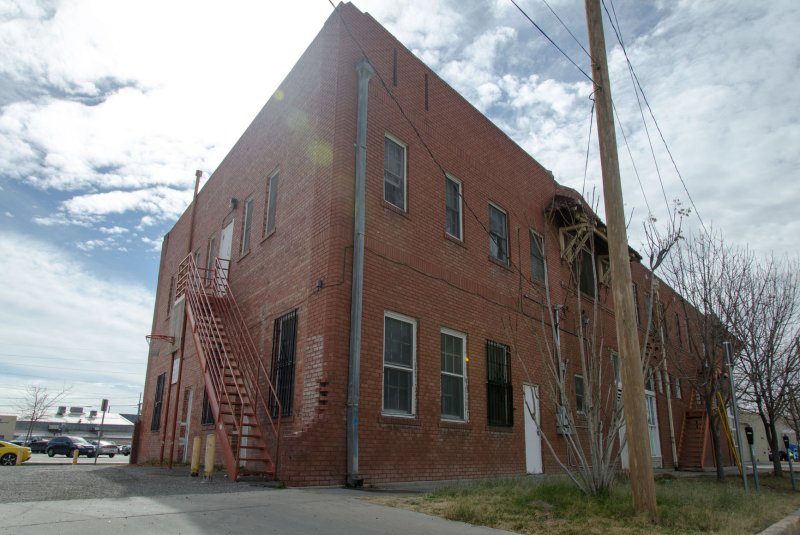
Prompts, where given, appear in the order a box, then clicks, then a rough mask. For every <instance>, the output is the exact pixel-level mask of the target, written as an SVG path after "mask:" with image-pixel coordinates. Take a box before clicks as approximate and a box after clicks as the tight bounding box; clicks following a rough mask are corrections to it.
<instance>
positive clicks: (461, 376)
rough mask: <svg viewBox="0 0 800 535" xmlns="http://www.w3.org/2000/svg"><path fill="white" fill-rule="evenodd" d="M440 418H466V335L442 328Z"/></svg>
mask: <svg viewBox="0 0 800 535" xmlns="http://www.w3.org/2000/svg"><path fill="white" fill-rule="evenodd" d="M440 338H441V350H440V351H441V365H442V418H444V419H446V420H466V407H465V406H466V403H465V398H466V376H467V370H466V366H465V364H464V363H465V360H466V349H467V343H466V342H467V337H466V335H464V334H462V333H459V332H456V331H451V330H449V329H442V331H441V333H440Z"/></svg>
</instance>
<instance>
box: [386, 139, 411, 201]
mask: <svg viewBox="0 0 800 535" xmlns="http://www.w3.org/2000/svg"><path fill="white" fill-rule="evenodd" d="M383 200H385V201H386V202H388V203H389V204H393V205H394V206H396V207H398V208H399V209H401V210H403V211H404V212H405V211H406V148H405V146H403V145H402V144H401V143H399V142H397V141H395V140H393V139H391V138H389V137H388V136H387V137H385V138H384V141H383Z"/></svg>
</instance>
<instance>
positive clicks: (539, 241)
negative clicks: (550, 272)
mask: <svg viewBox="0 0 800 535" xmlns="http://www.w3.org/2000/svg"><path fill="white" fill-rule="evenodd" d="M530 236H531V279H532V280H535V281H539V282H544V238H542V237H541V236H540V235H539V234H537V233H536V232H534V231H532V230H531V231H530Z"/></svg>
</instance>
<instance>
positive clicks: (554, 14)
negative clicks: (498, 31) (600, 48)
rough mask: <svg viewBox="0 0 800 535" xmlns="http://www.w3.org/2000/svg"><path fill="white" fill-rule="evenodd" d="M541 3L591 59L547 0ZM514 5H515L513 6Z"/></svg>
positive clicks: (589, 55)
mask: <svg viewBox="0 0 800 535" xmlns="http://www.w3.org/2000/svg"><path fill="white" fill-rule="evenodd" d="M512 1H513V0H512ZM542 2H544V5H546V6H547V9H549V10H550V13H552V14H553V16H554V17H555V18H557V19H558V22H560V23H561V25H562V26H563V27H564V29H565V30H567V33H568V34H570V36H572V39H573V40H574V41H575V42H576V43H578V46H579V47H581V50H583V52H584V53H585V54H586V55H587V56H588V57H589V58H591V57H592V55H591V54H589V51H588V50H586V47H584V46H583V43H581V42H580V41H579V40H578V38H577V37H575V34H573V33H572V31H571V30H570V29H569V28H568V27H567V25H566V24H564V21H563V20H561V17H559V16H558V13H556V12H555V10H554V9H553V8H552V7H550V4H549V3H548V2H547V0H542ZM515 5H516V4H515ZM517 7H518V8H519V6H517Z"/></svg>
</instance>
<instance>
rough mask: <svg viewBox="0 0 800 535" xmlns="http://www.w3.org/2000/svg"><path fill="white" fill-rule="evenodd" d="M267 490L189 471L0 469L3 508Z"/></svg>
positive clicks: (56, 467) (85, 467) (107, 467)
mask: <svg viewBox="0 0 800 535" xmlns="http://www.w3.org/2000/svg"><path fill="white" fill-rule="evenodd" d="M264 486H268V484H267V483H263V482H240V483H234V482H231V481H229V480H228V478H227V477H226V476H225V474H224V473H221V472H218V473H216V474H214V477H213V479H212V480H211V481H210V482H203V478H202V477H190V476H189V469H188V468H187V467H176V468H173V469H171V470H170V469H168V468H159V467H150V466H133V465H125V464H123V465H97V466H95V465H88V464H86V465H76V466H72V465H28V466H26V465H22V466H8V467H6V466H3V467H0V503H12V502H31V501H49V500H78V499H92V498H124V497H131V496H169V495H175V494H212V493H220V492H244V491H252V490H256V489H257V488H263V487H264Z"/></svg>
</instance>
